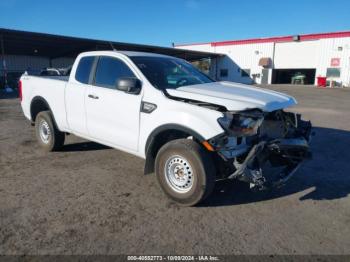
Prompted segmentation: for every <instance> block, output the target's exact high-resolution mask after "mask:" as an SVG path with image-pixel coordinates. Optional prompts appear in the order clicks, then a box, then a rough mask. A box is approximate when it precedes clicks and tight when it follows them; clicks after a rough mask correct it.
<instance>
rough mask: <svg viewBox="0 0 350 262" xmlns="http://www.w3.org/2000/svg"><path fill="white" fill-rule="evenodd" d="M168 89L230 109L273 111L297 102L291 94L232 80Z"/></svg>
mask: <svg viewBox="0 0 350 262" xmlns="http://www.w3.org/2000/svg"><path fill="white" fill-rule="evenodd" d="M166 91H167V93H168V94H169V95H171V96H174V97H178V98H185V99H191V100H196V101H201V102H206V103H211V104H216V105H220V106H224V107H226V109H227V110H229V111H242V110H247V109H253V108H258V109H261V110H263V111H265V112H271V111H274V110H278V109H282V108H286V107H289V106H293V105H296V104H297V101H296V100H295V99H294V98H293V97H291V96H289V95H286V94H282V93H278V92H275V91H271V90H267V89H262V88H258V87H253V86H249V85H244V84H238V83H232V82H213V83H207V84H199V85H191V86H183V87H179V88H176V89H167V90H166Z"/></svg>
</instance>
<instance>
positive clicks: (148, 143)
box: [144, 124, 205, 174]
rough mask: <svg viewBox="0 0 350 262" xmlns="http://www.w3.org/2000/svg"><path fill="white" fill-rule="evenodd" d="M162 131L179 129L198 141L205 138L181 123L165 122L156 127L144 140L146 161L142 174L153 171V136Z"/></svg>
mask: <svg viewBox="0 0 350 262" xmlns="http://www.w3.org/2000/svg"><path fill="white" fill-rule="evenodd" d="M164 131H181V132H184V133H187V134H189V135H190V136H193V137H194V138H195V139H197V140H198V141H204V140H205V138H204V137H203V136H202V135H200V134H199V133H198V132H196V131H194V130H192V129H190V128H188V127H185V126H182V125H178V124H165V125H161V126H159V127H157V128H156V129H154V130H153V131H152V132H151V134H150V135H149V136H148V138H147V141H146V145H145V155H146V162H145V168H144V174H149V173H152V172H153V171H154V161H155V156H153V154H152V152H151V149H152V148H153V145H154V142H155V137H156V136H157V135H159V134H160V133H162V132H164Z"/></svg>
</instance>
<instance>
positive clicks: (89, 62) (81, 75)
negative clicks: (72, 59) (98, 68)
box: [65, 56, 96, 136]
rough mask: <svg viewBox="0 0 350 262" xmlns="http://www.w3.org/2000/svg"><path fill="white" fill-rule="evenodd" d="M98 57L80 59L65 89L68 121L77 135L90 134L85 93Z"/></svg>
mask: <svg viewBox="0 0 350 262" xmlns="http://www.w3.org/2000/svg"><path fill="white" fill-rule="evenodd" d="M95 58H96V57H94V56H87V57H83V58H81V59H80V61H79V64H78V66H77V69H76V71H75V72H76V73H75V75H74V76H70V79H69V81H68V84H67V86H66V91H65V101H66V112H67V122H68V125H69V128H70V129H71V130H72V132H73V133H75V134H77V135H82V136H86V135H88V131H87V126H86V112H85V94H86V92H87V88H88V87H89V85H88V84H89V79H90V78H91V77H90V75H91V69H92V66H93V63H94V60H95Z"/></svg>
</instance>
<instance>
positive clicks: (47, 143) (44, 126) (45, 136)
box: [35, 111, 65, 151]
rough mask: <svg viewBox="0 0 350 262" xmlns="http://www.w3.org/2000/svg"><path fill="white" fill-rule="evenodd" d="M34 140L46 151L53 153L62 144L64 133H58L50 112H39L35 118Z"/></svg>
mask: <svg viewBox="0 0 350 262" xmlns="http://www.w3.org/2000/svg"><path fill="white" fill-rule="evenodd" d="M35 133H36V138H37V140H38V142H39V144H40V146H41V147H42V148H44V149H45V150H46V151H55V150H58V149H60V148H61V147H62V146H63V144H64V138H65V135H64V133H62V132H60V131H59V130H58V129H57V127H56V125H55V124H54V122H53V118H52V115H51V112H50V111H43V112H40V113H39V114H38V115H37V117H36V118H35Z"/></svg>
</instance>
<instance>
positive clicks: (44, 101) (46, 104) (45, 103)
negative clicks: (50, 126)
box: [30, 96, 59, 130]
mask: <svg viewBox="0 0 350 262" xmlns="http://www.w3.org/2000/svg"><path fill="white" fill-rule="evenodd" d="M37 101H40V102H42V103H44V105H45V106H46V107H47V108H48V111H50V113H51V116H52V120H53V123H54V125H55V126H56V128H57V129H58V126H57V123H56V119H55V116H54V114H53V112H52V110H51V107H50V105H49V103H48V102H47V101H46V99H45V98H43V97H42V96H35V97H33V99H32V101H31V102H30V118H31V121H32V123H34V122H35V119H33V116H32V106H33V104H34V103H35V102H37ZM40 112H41V111H40ZM40 112H38V113H40ZM58 130H59V129H58Z"/></svg>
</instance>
